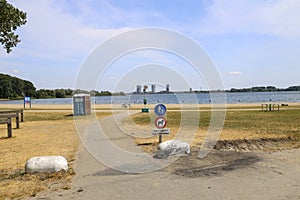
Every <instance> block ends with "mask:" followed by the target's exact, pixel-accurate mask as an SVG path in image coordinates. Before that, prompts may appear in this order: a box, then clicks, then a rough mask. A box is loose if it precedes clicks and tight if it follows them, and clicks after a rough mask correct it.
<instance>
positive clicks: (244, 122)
mask: <svg viewBox="0 0 300 200" xmlns="http://www.w3.org/2000/svg"><path fill="white" fill-rule="evenodd" d="M199 115H200V118H199V117H197V116H199ZM152 117H155V116H154V113H149V114H145V113H138V114H135V115H133V116H132V119H133V120H134V122H135V123H136V124H138V125H141V126H143V125H148V124H149V123H151V118H152ZM166 118H167V121H168V124H167V126H168V127H171V128H178V127H179V126H180V124H181V125H184V126H193V125H195V124H196V125H198V126H199V129H207V128H208V127H209V124H210V120H211V112H201V111H200V113H199V112H197V111H186V112H180V111H178V112H177V111H173V112H168V113H167V116H166ZM299 119H300V110H299V109H294V110H293V109H291V110H281V111H274V112H263V111H255V110H253V111H252V110H243V111H227V112H226V119H225V123H224V129H223V130H229V131H240V132H241V133H245V132H247V133H255V134H262V135H263V134H285V135H294V136H297V137H299V138H300V121H299Z"/></svg>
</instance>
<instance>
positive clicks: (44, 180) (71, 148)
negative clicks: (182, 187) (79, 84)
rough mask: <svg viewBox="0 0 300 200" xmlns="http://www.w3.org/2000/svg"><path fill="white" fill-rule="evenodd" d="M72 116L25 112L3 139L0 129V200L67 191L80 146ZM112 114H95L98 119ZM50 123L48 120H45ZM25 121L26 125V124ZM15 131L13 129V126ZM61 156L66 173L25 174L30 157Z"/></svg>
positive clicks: (4, 133) (1, 129)
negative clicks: (16, 126) (64, 161)
mask: <svg viewBox="0 0 300 200" xmlns="http://www.w3.org/2000/svg"><path fill="white" fill-rule="evenodd" d="M70 114H71V113H70V112H69V113H64V112H53V113H42V112H30V113H29V112H26V111H25V122H22V123H21V124H20V126H21V127H20V129H13V137H12V138H6V136H7V135H6V134H7V133H6V125H1V126H0V147H1V148H0V199H5V198H22V197H28V196H34V195H35V194H36V193H37V192H39V191H41V190H45V189H51V190H57V189H69V188H70V186H69V183H70V181H69V180H70V178H71V177H72V175H74V172H73V169H72V166H73V161H74V159H75V154H76V151H77V147H78V144H79V139H78V136H77V133H76V127H75V124H74V121H73V120H72V119H73V118H72V117H71V116H68V115H70ZM110 114H111V113H109V112H105V113H97V116H98V117H99V118H101V117H104V116H107V115H110ZM47 119H51V120H47ZM26 120H27V121H26ZM13 127H14V126H13ZM46 155H61V156H64V157H65V158H66V159H67V160H68V163H69V171H68V172H59V173H55V174H35V175H30V174H25V173H24V165H25V162H26V160H28V159H29V158H31V157H33V156H46Z"/></svg>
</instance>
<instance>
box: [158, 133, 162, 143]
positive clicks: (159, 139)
mask: <svg viewBox="0 0 300 200" xmlns="http://www.w3.org/2000/svg"><path fill="white" fill-rule="evenodd" d="M158 143H159V144H160V143H162V134H159V135H158Z"/></svg>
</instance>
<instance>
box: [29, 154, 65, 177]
mask: <svg viewBox="0 0 300 200" xmlns="http://www.w3.org/2000/svg"><path fill="white" fill-rule="evenodd" d="M61 170H65V171H68V161H67V160H66V159H65V158H64V157H62V156H38V157H32V158H30V159H29V160H27V162H26V164H25V173H28V174H34V173H40V172H49V173H53V172H59V171H61Z"/></svg>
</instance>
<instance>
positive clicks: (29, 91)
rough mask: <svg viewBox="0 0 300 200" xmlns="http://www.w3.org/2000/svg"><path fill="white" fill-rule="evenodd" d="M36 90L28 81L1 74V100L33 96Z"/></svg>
mask: <svg viewBox="0 0 300 200" xmlns="http://www.w3.org/2000/svg"><path fill="white" fill-rule="evenodd" d="M35 90H36V88H35V87H34V85H33V84H32V83H31V82H30V81H27V80H23V79H20V78H17V77H12V76H10V75H7V74H0V98H3V99H11V98H12V99H14V98H21V97H24V96H33V95H34V94H35Z"/></svg>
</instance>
